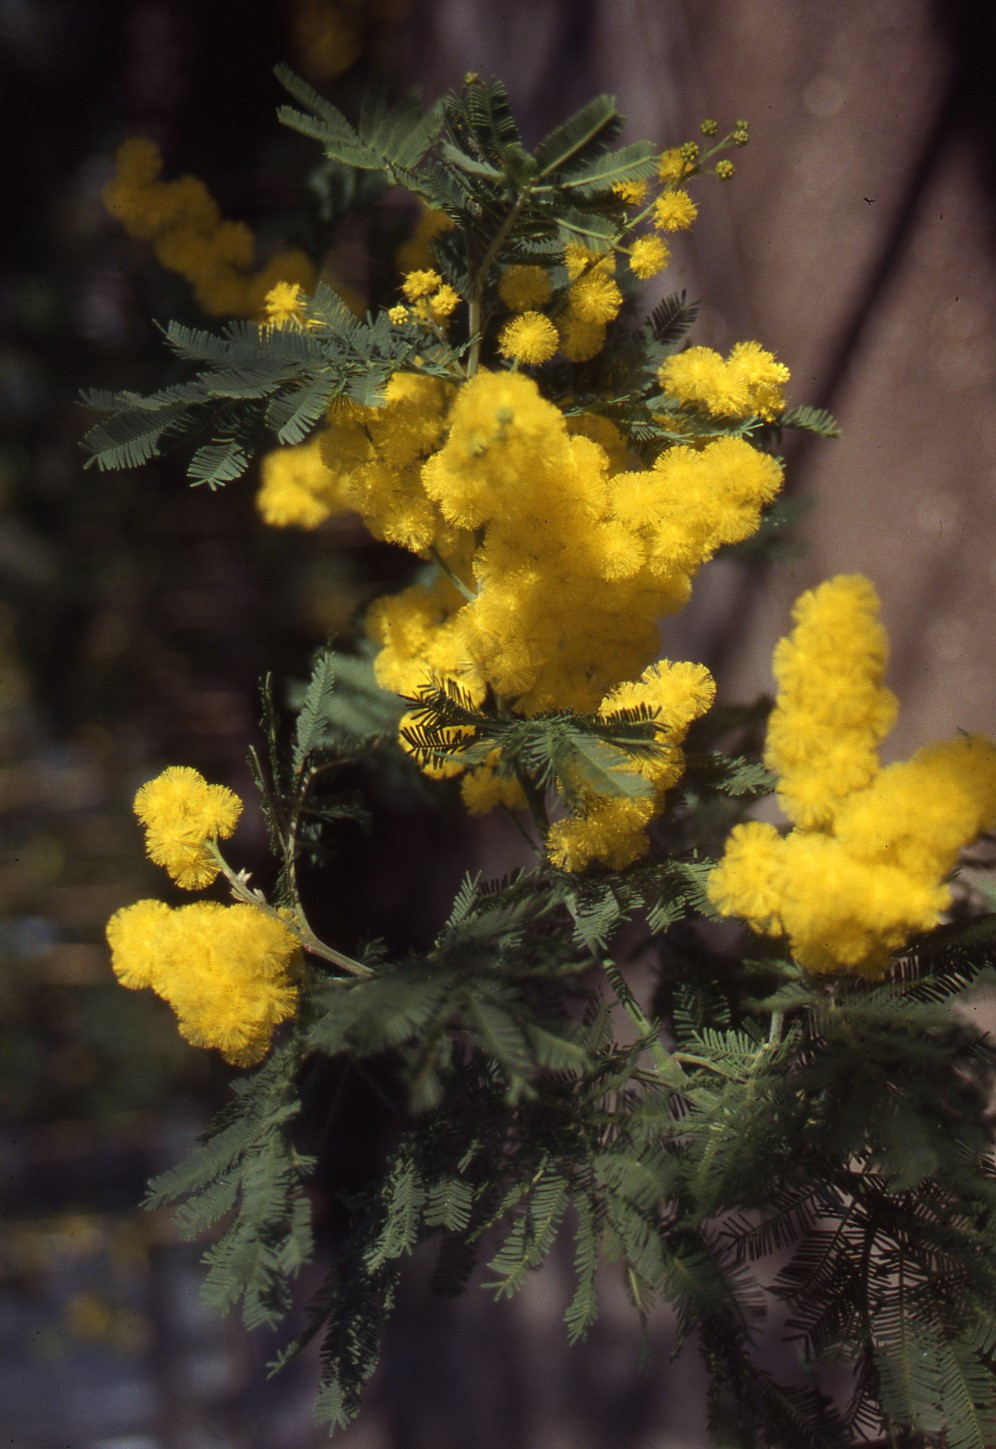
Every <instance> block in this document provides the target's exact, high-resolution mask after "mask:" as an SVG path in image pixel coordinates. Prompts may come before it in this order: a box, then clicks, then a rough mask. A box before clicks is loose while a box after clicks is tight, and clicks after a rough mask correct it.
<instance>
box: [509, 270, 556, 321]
mask: <svg viewBox="0 0 996 1449" xmlns="http://www.w3.org/2000/svg"><path fill="white" fill-rule="evenodd" d="M498 295H499V296H500V297H501V299H502V301H503V302H504V303H505V306H506V307H509V308H511V310H512V311H513V312H526V311H530V310H532V309H533V308H534V307H542V306H544V305H545V304H546V303H547V302H549V300H550V298H551V297H552V296H553V281H552V279H551V277H550V273H549V272H548V271H547V269H546V267H534V266H514V267H505V268H504V270H503V271H502V274H501V276H500V277H499V279H498Z"/></svg>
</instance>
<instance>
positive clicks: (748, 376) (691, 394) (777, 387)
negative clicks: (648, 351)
mask: <svg viewBox="0 0 996 1449" xmlns="http://www.w3.org/2000/svg"><path fill="white" fill-rule="evenodd" d="M659 377H660V384H661V387H662V389H663V390H664V392H665V393H666V394H667V395H668V396H669V397H673V398H676V399H677V400H678V401H679V402H681V403H687V404H690V405H691V406H692V407H696V408H701V409H704V410H705V411H706V412H708V413H711V414H712V415H713V416H714V417H730V418H748V417H750V416H751V415H752V414H755V413H756V414H757V415H758V416H759V417H762V418H766V419H768V420H770V419H772V418H774V417H776V416H777V415H778V414H779V413H780V412H782V411H783V410H784V407H785V399H784V396H783V395H782V391H781V388H782V384H784V383H786V382H788V379H789V370H788V368H787V367H786V366H785V364H784V363H781V362H778V361H776V359H775V357H774V356H773V354H772V353H770V352H766V351H765V350H764V348H763V347H761V346H760V344H759V343H757V342H738V343H737V344H736V345H735V346H734V347H733V348H732V349H731V351H730V355H729V357H728V358H726V359H724V358H722V357H721V356H720V354H719V353H718V352H714V351H713V349H712V348H711V347H686V348H685V350H684V351H683V352H678V353H675V355H674V356H673V357H669V358H667V360H666V361H665V362H664V363H663V364H662V365H661V368H660V372H659Z"/></svg>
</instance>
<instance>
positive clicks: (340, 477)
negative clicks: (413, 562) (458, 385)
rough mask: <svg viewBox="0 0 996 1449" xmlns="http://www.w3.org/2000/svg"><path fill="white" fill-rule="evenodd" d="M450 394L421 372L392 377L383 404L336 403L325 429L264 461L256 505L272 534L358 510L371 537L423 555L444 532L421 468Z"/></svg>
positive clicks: (437, 438) (438, 434)
mask: <svg viewBox="0 0 996 1449" xmlns="http://www.w3.org/2000/svg"><path fill="white" fill-rule="evenodd" d="M452 393H453V388H452V386H450V385H449V384H448V383H444V382H441V381H439V380H438V379H436V378H432V377H427V376H425V375H423V374H421V373H414V372H396V373H395V374H394V376H393V377H392V378H391V380H390V382H389V383H388V385H387V388H386V392H385V397H386V402H385V406H384V407H382V408H375V407H363V406H361V405H360V404H358V403H352V402H348V401H345V402H344V401H342V400H341V399H340V400H337V401H336V402H335V403H334V404H333V406H332V408H331V410H330V412H329V417H328V425H327V427H326V428H325V430H324V431H322V432H320V433H318V434H316V435H315V436H314V437H313V438H309V439H308V441H307V442H306V443H299V444H297V445H296V446H294V447H285V448H276V449H275V450H274V451H273V452H271V453H267V454H266V455H265V456H264V458H263V460H262V467H261V472H260V487H259V491H258V493H257V495H256V506H257V508H258V510H259V512H260V514H261V515H262V517H263V518H264V520H265V521H266V522H267V523H269V524H270V525H271V526H272V527H275V528H288V527H296V528H318V527H319V526H320V525H321V524H322V523H324V522H325V521H326V520H327V519H329V518H331V517H332V516H333V515H334V514H337V513H343V512H347V511H349V510H355V511H356V512H358V513H360V514H362V516H363V519H364V522H365V523H366V525H367V527H368V528H369V530H370V532H371V533H372V534H373V535H374V537H375V538H381V539H385V540H386V541H387V542H389V543H396V544H398V545H400V547H402V548H407V549H410V550H411V551H412V552H413V553H421V554H425V553H426V552H427V550H428V549H429V547H430V546H431V545H433V544H434V543H439V542H443V543H446V541H447V540H448V538H449V535H450V534H451V532H452V530H450V529H448V528H447V527H446V525H445V523H444V521H443V518H442V516H441V514H440V512H439V510H438V508H437V507H435V505H434V504H433V503H432V502H431V501H430V499H428V498H427V497H426V494H425V491H424V489H423V488H422V486H421V480H420V474H419V470H420V467H421V464H422V462H423V461H424V460H425V459H426V458H427V457H428V456H429V454H430V453H431V452H432V451H433V450H434V449H435V448H437V447H438V446H439V444H440V442H441V441H442V438H443V435H444V432H445V427H446V408H447V404H448V402H449V399H450V397H451V396H452Z"/></svg>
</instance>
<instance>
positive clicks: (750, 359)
mask: <svg viewBox="0 0 996 1449" xmlns="http://www.w3.org/2000/svg"><path fill="white" fill-rule="evenodd" d="M726 367H727V371H728V372H729V374H730V376H731V377H732V378H734V379H735V380H736V381H737V382H739V383H742V384H743V386H744V387H745V388H746V390H747V395H748V397H749V398H750V402H751V406H752V407H753V409H754V411H755V412H756V413H757V415H758V416H759V417H762V418H764V419H765V420H766V421H768V422H770V421H771V420H772V419H773V418H776V417H777V416H778V414H779V413H782V412H784V411H785V394H784V393H783V392H782V388H783V386H784V384H785V383H787V382H788V380H789V376H790V374H789V370H788V368H787V367H786V366H785V364H784V362H778V361H777V360H776V358H775V357H774V355H773V354H772V353H770V352H766V351H765V349H764V348H763V347H762V346H761V344H760V343H759V342H737V343H735V344H734V346H733V347H732V348H731V349H730V355H729V357H728V358H727V360H726Z"/></svg>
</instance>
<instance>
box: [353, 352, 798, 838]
mask: <svg viewBox="0 0 996 1449" xmlns="http://www.w3.org/2000/svg"><path fill="white" fill-rule="evenodd" d="M572 422H573V425H574V426H573V429H572V428H569V427H568V425H567V420H566V419H565V418H564V416H563V414H562V413H561V412H560V410H559V409H558V408H557V407H555V406H554V404H553V403H551V402H548V401H547V400H546V399H544V398H543V397H542V396H541V394H540V392H539V389H538V388H537V386H536V384H535V382H533V380H532V379H531V378H528V377H525V376H523V375H522V374H520V373H490V372H483V371H482V372H479V373H478V374H477V375H476V376H475V377H474V378H473V379H471V381H470V382H468V383H466V384H465V385H464V386H463V387H462V388H461V389H460V390H459V392H458V394H457V396H456V400H455V401H454V402H453V405H452V407H451V409H450V412H449V415H448V418H447V419H446V427H447V431H446V434H445V441H444V442H443V445H442V446H441V447H438V448H437V449H436V451H434V452H432V453H431V456H429V457H428V458H427V460H426V461H425V462H424V463H423V464H422V466H421V469H420V470H419V472H418V473H417V474H416V475H414V476H415V477H418V478H420V481H421V486H422V489H423V490H424V494H425V496H426V498H427V500H428V502H429V503H431V504H432V506H433V507H434V508H436V509H438V514H439V517H440V518H441V519H442V520H443V521H444V523H445V524H446V525H447V526H448V532H445V533H444V532H440V533H437V535H436V547H437V551H438V553H439V554H440V555H441V557H442V561H443V563H444V566H445V568H444V571H443V572H441V573H440V574H439V576H438V577H437V578H436V580H435V581H434V582H432V583H418V584H414V585H412V586H411V587H409V588H407V589H404V590H403V591H401V592H400V593H398V594H394V595H391V596H389V597H387V598H383V599H380V600H378V601H377V602H376V603H375V604H374V605H373V607H372V608H371V610H370V613H369V615H368V628H369V630H370V632H371V634H372V636H373V638H374V639H375V640H376V641H377V642H378V643H379V644H380V645H381V650H380V653H379V655H378V657H377V661H376V670H377V676H378V679H379V681H380V683H381V684H382V685H383V686H384V687H386V688H388V689H393V690H395V691H396V692H397V693H399V694H407V695H415V694H417V692H418V690H419V688H420V687H421V686H423V685H425V684H427V683H429V682H430V680H431V679H432V678H433V677H435V678H437V679H441V680H448V681H452V682H454V683H455V684H457V685H459V686H460V687H461V688H462V689H463V690H465V691H466V692H467V694H468V695H469V697H470V698H471V699H472V700H474V701H476V702H482V701H483V700H484V698H485V696H486V694H487V692H488V691H489V690H490V691H491V692H492V694H493V696H494V697H496V698H498V699H499V700H502V701H503V702H504V703H505V704H506V705H507V706H510V707H513V708H514V709H515V710H516V711H517V712H518V713H520V714H523V715H535V714H539V713H543V712H545V711H550V710H556V709H564V708H569V709H575V710H579V711H583V712H591V711H594V710H597V709H599V708H601V707H603V706H604V707H605V708H606V709H609V710H611V709H618V708H621V707H625V706H626V704H628V703H630V702H636V701H629V700H622V699H620V698H617V697H616V696H612V699H611V700H609V701H606V695H607V694H608V693H609V691H611V690H613V689H615V687H616V686H618V685H620V684H621V683H622V682H623V681H625V680H632V679H634V678H635V677H636V676H637V675H639V673H640V671H641V670H643V669H644V668H645V667H646V665H647V662H648V660H652V659H654V657H655V656H656V654H657V652H658V647H659V646H658V620H659V618H660V616H661V615H662V614H669V613H673V612H675V611H676V610H678V609H680V608H681V607H682V606H683V605H684V604H685V603H686V602H687V600H688V597H689V594H690V591H691V580H692V577H693V575H694V574H695V572H696V571H697V570H698V568H699V567H700V566H701V565H702V564H703V563H704V562H705V561H706V560H707V559H709V558H710V557H711V556H712V554H713V553H714V552H715V551H716V549H717V548H719V547H720V545H721V544H724V543H732V542H735V541H737V540H739V539H742V538H746V537H748V536H749V535H750V534H751V533H752V532H753V531H754V530H755V529H756V527H757V525H758V521H759V517H760V509H761V508H762V506H763V505H764V504H765V503H767V502H769V501H770V500H771V499H772V498H773V497H774V495H775V493H776V492H777V491H778V488H779V486H780V483H781V470H780V468H779V466H778V464H777V463H776V462H775V461H774V460H773V459H772V458H770V457H768V456H766V455H764V454H761V453H759V452H757V451H756V450H755V449H753V448H752V447H751V446H750V445H749V444H748V443H746V442H744V441H742V440H740V439H734V438H721V439H717V440H715V441H713V442H710V443H708V444H706V445H705V446H704V447H702V448H697V449H696V448H686V447H675V448H671V449H669V450H668V451H666V452H665V453H663V454H662V455H661V457H660V458H659V459H658V460H657V462H656V463H655V464H654V466H653V467H652V468H650V469H646V470H639V471H632V470H629V469H627V468H626V466H625V464H626V462H627V461H628V458H627V454H626V448H625V444H624V443H623V440H622V438H621V436H620V435H619V434H618V432H617V431H616V429H615V428H614V427H613V426H612V424H611V423H609V422H607V421H606V420H605V419H577V420H572ZM413 481H414V479H413ZM689 668H694V666H677V665H673V666H669V669H670V670H672V671H673V670H683V669H689ZM682 677H683V676H682ZM669 678H671V680H672V688H676V687H677V686H676V684H675V681H676V680H677V679H678V678H679V676H678V675H673V676H669ZM632 688H633V689H637V688H638V686H636V685H633V686H632ZM639 688H640V689H648V690H650V689H658V688H663V685H662V684H661V683H660V681H659V680H657V681H656V682H654V681H648V680H647V679H645V680H644V682H643V685H641V686H639ZM699 697H701V696H699ZM703 707H704V706H703ZM660 709H661V712H662V718H664V719H666V720H667V721H668V728H669V730H670V731H671V732H672V737H673V741H674V742H677V741H678V740H679V739H680V738H681V734H683V731H684V728H687V721H686V723H685V725H684V726H683V727H682V729H681V731H680V733H679V732H678V726H677V725H676V724H675V714H674V711H675V709H676V706H672V705H668V706H667V707H665V705H664V704H663V703H660ZM693 717H694V715H689V716H688V719H689V720H690V719H691V718H693ZM458 768H459V767H458V766H457V767H456V769H458ZM451 772H455V770H454V771H451ZM492 775H493V772H492V774H489V772H488V769H487V768H486V767H485V768H484V769H481V770H479V771H477V772H475V778H474V779H473V781H468V782H466V790H465V798H467V799H468V805H469V806H470V807H471V808H474V809H483V808H487V807H486V804H485V801H486V800H488V799H489V798H490V797H491V795H492V794H493V793H494V792H495V791H498V790H499V787H500V788H502V789H504V788H507V785H508V782H506V781H501V780H500V778H499V779H498V780H497V782H496V780H495V779H494V778H493V777H492ZM648 798H649V796H648ZM605 808H606V809H609V806H606V807H605ZM611 808H612V809H615V810H617V811H622V812H624V813H625V810H626V808H628V807H627V806H624V805H616V804H613V806H612V807H611ZM635 809H636V811H637V813H639V812H640V811H643V810H644V806H643V804H642V802H641V803H639V804H638V805H637V806H636V807H635ZM595 810H596V802H594V801H592V802H589V805H588V807H587V810H586V819H589V821H590V820H591V818H592V816H593V813H594V812H595ZM650 813H651V814H653V813H654V809H651V811H650ZM648 818H649V816H648V815H647V814H646V813H643V814H642V815H640V818H639V819H636V818H635V817H633V816H632V813H631V818H629V819H628V820H627V821H626V822H624V826H625V832H626V833H627V835H628V838H629V841H630V843H629V844H628V845H627V847H626V848H627V849H628V850H630V851H631V850H632V848H633V846H632V841H633V838H634V836H635V835H639V834H640V832H642V830H643V827H644V826H645V824H646V821H647V819H648ZM571 828H572V827H569V826H565V827H564V828H563V829H562V830H561V831H560V833H559V835H558V836H557V840H558V841H559V840H560V838H561V837H564V840H565V842H566V839H567V836H568V835H569V834H570V829H571ZM598 828H599V829H601V828H602V827H601V826H599V827H598ZM605 828H606V829H608V826H606V827H605ZM622 828H623V826H622V825H620V826H619V829H622ZM595 829H596V828H595V826H592V831H591V838H590V840H589V843H588V844H586V845H585V844H577V845H576V846H570V847H568V845H567V844H566V843H565V844H564V845H563V850H564V852H565V854H564V855H563V859H564V860H565V861H567V860H568V858H569V856H568V852H569V851H570V852H573V853H572V854H570V858H571V859H573V860H577V861H580V860H581V859H582V858H588V859H592V858H595V857H596V856H597V857H598V858H606V853H605V851H603V850H601V847H600V846H599V845H598V841H597V839H596V833H595ZM577 830H580V827H576V830H575V833H577ZM640 838H641V839H642V836H640ZM557 848H558V849H560V846H558V847H557Z"/></svg>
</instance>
